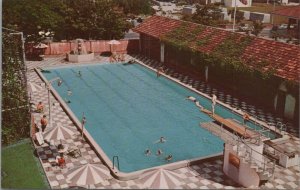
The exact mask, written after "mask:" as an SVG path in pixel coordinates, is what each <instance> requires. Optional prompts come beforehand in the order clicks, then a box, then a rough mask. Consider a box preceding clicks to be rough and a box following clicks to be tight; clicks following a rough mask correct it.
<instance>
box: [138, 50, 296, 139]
mask: <svg viewBox="0 0 300 190" xmlns="http://www.w3.org/2000/svg"><path fill="white" fill-rule="evenodd" d="M132 56H133V57H134V58H136V59H138V60H140V61H142V62H143V63H145V64H146V65H148V66H150V67H153V68H155V69H156V68H158V67H160V66H162V64H161V63H159V62H157V61H153V60H150V59H148V58H146V57H145V56H142V55H132ZM165 71H166V72H165V73H166V74H167V75H169V76H171V77H174V78H176V79H178V80H180V81H181V82H183V83H185V84H188V85H190V86H192V87H193V88H195V89H197V90H198V91H200V92H202V93H205V94H207V95H209V96H212V94H215V95H216V96H217V98H218V100H220V101H221V102H223V103H226V104H228V105H230V106H231V107H232V108H237V109H240V110H242V111H244V112H247V113H249V114H250V115H251V116H253V117H254V118H257V120H260V121H264V122H266V123H272V124H273V125H276V124H277V123H278V122H280V123H282V124H284V125H285V126H283V129H286V131H287V132H289V133H291V134H293V135H294V136H296V137H299V126H294V125H293V124H292V123H291V122H288V121H285V120H284V119H282V118H280V117H278V116H276V115H275V114H274V113H271V112H270V111H264V110H263V108H262V107H260V106H259V105H253V104H250V103H246V102H245V100H242V99H239V98H238V97H234V96H233V95H231V94H228V93H225V92H224V91H223V89H217V88H215V87H212V86H211V85H210V84H208V83H206V82H204V81H200V80H193V79H192V78H191V77H189V76H185V75H183V74H180V73H177V72H175V71H173V70H172V69H170V68H165ZM278 124H279V123H278ZM278 128H280V125H278Z"/></svg>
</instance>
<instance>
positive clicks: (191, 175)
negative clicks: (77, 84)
mask: <svg viewBox="0 0 300 190" xmlns="http://www.w3.org/2000/svg"><path fill="white" fill-rule="evenodd" d="M126 58H127V59H130V58H131V57H130V56H127V57H126ZM108 62H109V59H108V57H100V56H97V57H96V60H95V61H94V63H99V64H101V63H108ZM70 64H74V63H66V62H65V61H64V57H62V56H51V57H45V60H43V61H27V62H26V65H27V80H28V82H30V83H31V84H34V85H35V86H36V88H35V91H34V92H32V93H31V102H32V103H34V104H37V102H39V101H42V102H43V104H44V105H45V110H46V111H45V114H48V112H47V110H48V109H49V107H48V105H47V103H48V94H47V92H48V91H47V89H46V87H45V86H44V85H43V81H42V80H41V78H40V77H39V76H38V75H37V73H36V72H35V71H34V70H33V68H35V67H41V68H43V67H49V66H65V65H70ZM74 65H75V64H74ZM51 101H52V102H54V106H53V107H52V118H53V119H52V121H53V125H58V124H62V125H68V126H71V127H74V128H75V124H74V122H73V121H72V120H71V119H70V117H69V116H68V115H67V114H66V113H65V111H64V109H63V108H62V107H61V105H60V104H59V103H58V102H57V100H56V99H55V98H54V97H53V96H51ZM34 108H35V106H34V105H33V107H32V109H34ZM33 115H34V117H35V120H36V122H39V120H40V119H41V116H42V114H41V113H34V112H33ZM64 144H65V145H67V146H77V147H78V148H79V150H80V152H81V156H80V157H78V158H73V157H69V156H66V163H67V165H66V167H65V168H63V169H60V168H59V167H52V166H51V165H50V164H49V163H48V162H47V161H43V160H44V159H43V158H44V157H45V156H47V153H48V152H47V149H46V146H44V147H43V146H37V145H35V146H36V149H37V151H38V152H39V155H40V156H39V159H40V161H41V163H42V166H43V168H44V171H45V174H46V176H47V179H48V181H49V184H50V186H51V188H52V189H60V188H69V187H70V185H71V184H70V183H69V182H68V181H67V179H66V175H65V174H66V172H67V171H69V170H70V169H72V168H74V167H75V166H79V165H82V164H85V163H102V161H101V158H99V156H98V155H97V154H96V152H95V151H94V148H93V147H91V145H90V144H89V143H87V142H86V141H85V140H82V138H81V136H80V132H79V131H78V132H77V133H76V134H75V135H74V137H72V138H71V139H68V140H66V141H64ZM285 146H286V148H288V149H295V148H296V149H297V151H299V146H300V140H299V138H296V137H293V138H292V139H290V141H289V142H288V143H287V144H286V145H285ZM222 166H223V161H222V158H220V157H217V158H215V159H211V160H206V161H201V162H199V163H197V164H196V165H192V166H187V167H183V168H180V169H175V170H174V171H175V172H176V173H178V174H180V175H181V176H182V185H180V186H178V189H234V188H239V189H240V188H241V187H239V186H237V184H235V183H234V182H232V180H230V179H229V178H227V177H226V176H225V175H224V173H223V172H222ZM299 179H300V167H299V166H294V167H290V168H283V167H281V166H278V165H276V168H275V175H274V179H271V180H269V181H268V182H267V183H265V184H264V185H262V186H261V187H260V189H299V187H300V185H299ZM83 187H85V188H87V186H83ZM89 188H97V189H120V188H132V189H142V188H145V186H144V184H143V183H142V182H141V181H140V180H139V179H134V180H128V181H121V180H118V179H116V178H112V179H111V180H106V181H104V182H102V183H99V184H95V185H90V186H89Z"/></svg>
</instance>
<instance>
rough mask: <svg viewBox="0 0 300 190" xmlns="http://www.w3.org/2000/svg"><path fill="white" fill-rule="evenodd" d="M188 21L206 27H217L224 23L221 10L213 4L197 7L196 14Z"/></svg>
mask: <svg viewBox="0 0 300 190" xmlns="http://www.w3.org/2000/svg"><path fill="white" fill-rule="evenodd" d="M184 18H185V17H184ZM187 18H188V17H187ZM190 19H191V21H193V22H196V23H199V24H203V25H208V26H218V25H219V24H223V23H224V21H223V20H222V13H221V9H219V7H218V6H216V5H214V4H208V5H204V6H200V5H197V7H196V12H195V13H194V14H193V15H192V17H191V18H190Z"/></svg>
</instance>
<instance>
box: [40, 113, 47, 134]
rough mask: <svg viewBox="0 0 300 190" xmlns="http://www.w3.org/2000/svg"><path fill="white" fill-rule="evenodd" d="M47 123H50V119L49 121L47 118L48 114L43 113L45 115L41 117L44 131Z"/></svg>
mask: <svg viewBox="0 0 300 190" xmlns="http://www.w3.org/2000/svg"><path fill="white" fill-rule="evenodd" d="M47 125H48V121H47V119H46V115H43V117H42V119H41V127H42V132H44V131H45V129H46V127H47Z"/></svg>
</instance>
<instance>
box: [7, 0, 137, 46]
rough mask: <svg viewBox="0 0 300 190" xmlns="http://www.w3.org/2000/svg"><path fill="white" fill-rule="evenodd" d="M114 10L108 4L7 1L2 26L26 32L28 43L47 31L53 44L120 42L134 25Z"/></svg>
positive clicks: (83, 0) (67, 0) (101, 1)
mask: <svg viewBox="0 0 300 190" xmlns="http://www.w3.org/2000/svg"><path fill="white" fill-rule="evenodd" d="M113 8H114V4H113V2H112V1H108V0H76V1H73V0H64V1H62V0H49V1H41V0H4V1H3V10H4V11H3V26H5V27H7V28H14V29H17V30H19V31H23V32H24V34H25V37H26V42H30V41H34V42H38V41H41V40H43V39H42V38H41V35H39V33H40V32H48V31H49V32H51V33H53V34H54V40H61V39H68V40H71V39H75V38H83V39H112V38H116V39H120V38H122V37H123V36H124V33H125V31H127V30H129V28H130V26H131V25H130V23H128V22H126V21H125V15H123V14H122V13H118V12H117V11H115V10H114V9H113Z"/></svg>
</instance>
